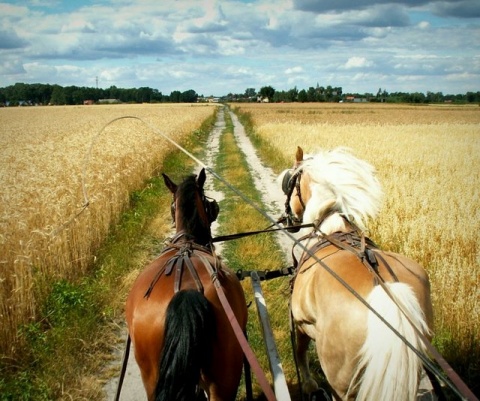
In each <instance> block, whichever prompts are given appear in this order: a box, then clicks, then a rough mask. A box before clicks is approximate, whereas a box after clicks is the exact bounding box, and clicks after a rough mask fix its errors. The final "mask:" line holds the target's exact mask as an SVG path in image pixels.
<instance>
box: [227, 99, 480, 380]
mask: <svg viewBox="0 0 480 401" xmlns="http://www.w3.org/2000/svg"><path fill="white" fill-rule="evenodd" d="M232 107H233V108H235V109H236V110H238V111H239V112H240V113H248V114H249V115H250V117H251V119H252V121H253V125H254V130H255V133H256V134H257V135H258V136H260V137H261V138H262V139H264V140H266V141H267V142H268V143H269V144H270V145H271V146H272V147H273V148H274V150H273V153H276V152H277V153H279V154H281V155H282V156H285V157H287V158H288V160H291V162H292V163H293V161H294V155H295V150H296V147H297V145H300V146H302V147H303V148H304V150H305V151H306V152H308V153H315V151H317V150H319V149H331V148H334V147H337V146H345V147H349V148H351V149H352V151H353V152H354V154H355V155H357V156H358V157H360V158H363V159H365V160H367V161H368V162H370V163H371V164H373V165H374V166H375V167H376V169H377V174H378V177H379V179H380V181H381V183H382V185H383V189H384V193H385V195H384V203H383V208H382V210H381V213H380V215H379V216H378V218H377V219H376V220H375V221H372V222H371V223H370V226H369V228H370V232H369V235H370V236H371V237H372V239H374V240H375V241H376V242H377V243H379V244H380V245H381V247H383V248H385V249H388V250H391V251H396V252H399V253H403V254H406V255H407V256H410V257H411V258H413V259H415V260H417V261H418V262H420V263H421V264H422V265H423V266H424V267H425V268H426V270H427V271H428V273H429V276H430V280H431V288H432V297H433V306H434V312H435V336H436V337H435V343H436V344H437V346H438V347H439V348H440V351H441V352H442V353H444V356H445V357H448V358H449V360H457V361H459V360H460V361H461V360H462V357H460V355H463V356H464V357H465V358H466V359H469V358H470V361H473V362H474V364H473V365H472V366H471V369H472V371H471V372H470V373H471V374H472V375H478V368H479V366H478V358H479V357H480V247H479V244H478V233H479V232H480V107H478V105H477V106H446V105H445V106H444V105H439V106H433V105H425V106H423V105H422V106H408V105H382V104H365V105H364V104H304V105H299V104H294V105H291V104H235V105H232ZM288 167H290V165H287V166H284V168H288ZM465 358H464V360H465ZM475 361H476V362H475ZM473 370H477V373H475V372H474V371H473Z"/></svg>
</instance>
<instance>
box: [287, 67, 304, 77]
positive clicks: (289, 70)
mask: <svg viewBox="0 0 480 401" xmlns="http://www.w3.org/2000/svg"><path fill="white" fill-rule="evenodd" d="M301 72H303V67H301V66H296V67H292V68H287V69H286V70H285V74H287V75H289V74H298V73H301Z"/></svg>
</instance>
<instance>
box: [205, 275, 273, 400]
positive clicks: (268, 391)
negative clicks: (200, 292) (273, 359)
mask: <svg viewBox="0 0 480 401" xmlns="http://www.w3.org/2000/svg"><path fill="white" fill-rule="evenodd" d="M212 280H213V284H214V286H215V289H216V290H217V293H218V299H219V300H220V302H221V303H222V306H223V309H225V313H226V314H227V317H228V321H229V322H230V324H231V325H232V329H233V331H234V333H235V336H236V337H237V340H238V342H239V344H240V346H241V347H242V350H243V353H244V355H245V357H246V358H247V360H248V363H249V364H250V367H251V368H252V370H253V372H254V373H255V376H256V377H257V380H258V384H260V387H261V388H262V390H263V393H264V394H265V397H266V398H267V400H268V401H276V400H277V398H276V397H275V393H274V392H273V390H272V387H271V386H270V384H269V383H268V380H267V377H266V376H265V373H264V372H263V370H262V368H261V367H260V364H259V363H258V360H257V357H256V356H255V354H254V353H253V351H252V349H251V348H250V345H249V344H248V341H247V338H246V337H245V334H244V333H243V330H242V328H241V327H240V324H239V323H238V320H237V318H236V317H235V314H234V313H233V310H232V307H231V306H230V304H229V302H228V300H227V297H226V296H225V292H224V291H223V288H222V285H221V284H220V281H219V280H218V279H217V278H216V276H215V277H214V278H212Z"/></svg>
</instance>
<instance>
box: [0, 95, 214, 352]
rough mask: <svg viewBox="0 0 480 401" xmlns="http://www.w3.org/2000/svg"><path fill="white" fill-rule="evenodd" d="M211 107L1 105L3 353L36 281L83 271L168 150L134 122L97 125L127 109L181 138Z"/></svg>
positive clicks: (29, 313)
mask: <svg viewBox="0 0 480 401" xmlns="http://www.w3.org/2000/svg"><path fill="white" fill-rule="evenodd" d="M213 111H214V110H213V107H209V106H200V105H198V106H197V105H189V104H187V105H185V104H184V105H129V106H123V105H122V106H98V107H85V106H83V107H82V106H80V107H78V106H75V107H51V108H50V107H38V108H15V109H13V108H8V109H0V120H1V122H2V124H1V127H0V157H1V160H2V162H1V164H0V183H1V187H2V191H1V195H0V196H1V199H0V200H1V201H0V264H1V271H0V344H1V345H0V351H1V353H2V354H4V355H7V356H10V355H13V354H14V351H15V349H14V347H15V346H16V345H18V342H17V341H16V340H17V338H16V336H17V328H18V327H19V325H21V324H23V323H26V322H28V321H29V319H33V318H34V317H35V315H36V313H37V311H36V307H37V302H36V296H38V291H39V290H40V289H41V288H42V286H40V285H38V284H39V282H40V281H42V280H46V279H49V280H51V279H52V278H63V277H68V278H75V277H79V276H81V275H82V274H83V273H84V272H85V270H86V269H87V267H88V266H89V265H91V262H92V260H93V258H94V255H95V251H96V249H97V248H98V247H99V245H100V243H101V242H102V241H103V240H104V238H105V236H106V234H107V232H108V230H109V228H110V227H111V225H112V224H114V223H115V221H116V220H117V219H118V217H119V215H120V213H121V211H122V210H123V209H124V208H125V207H126V205H127V204H128V202H129V194H130V192H131V191H132V190H134V189H136V188H139V186H140V185H141V184H142V182H144V180H145V179H146V178H148V177H149V176H151V175H152V173H153V171H154V170H155V169H157V168H158V167H159V166H160V165H161V161H162V159H163V157H164V156H165V155H166V153H167V152H168V151H170V150H171V149H172V145H170V144H169V143H168V142H167V141H166V140H165V139H163V138H162V137H161V136H160V135H157V134H156V133H154V132H152V129H150V128H149V127H148V126H147V125H145V124H143V123H142V122H141V121H138V120H134V119H122V120H119V121H115V122H113V123H111V124H109V125H108V126H106V127H105V129H104V130H102V127H104V126H105V125H107V124H108V123H109V122H111V121H112V120H114V119H115V118H119V117H123V116H127V115H131V116H136V117H139V118H141V119H143V120H144V121H145V122H147V123H148V124H150V125H151V126H153V127H155V128H156V129H158V131H159V132H161V133H164V134H166V135H168V136H169V137H171V138H174V139H175V140H177V141H182V140H183V139H184V138H185V137H186V136H187V135H188V134H190V133H191V132H192V131H194V130H195V129H197V128H198V127H199V126H200V124H201V123H202V122H203V121H204V120H205V119H206V118H207V117H208V116H210V115H211V114H212V113H213ZM83 175H84V176H85V188H82V176H83ZM84 190H85V192H86V198H85V195H84ZM87 200H88V201H89V202H90V203H89V206H88V207H87V208H85V210H84V211H82V210H83V208H84V204H85V202H86V201H87ZM75 216H76V217H75Z"/></svg>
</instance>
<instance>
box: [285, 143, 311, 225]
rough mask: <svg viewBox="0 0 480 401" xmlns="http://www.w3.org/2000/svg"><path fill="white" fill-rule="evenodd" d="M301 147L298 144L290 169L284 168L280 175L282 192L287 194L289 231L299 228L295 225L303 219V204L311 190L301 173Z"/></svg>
mask: <svg viewBox="0 0 480 401" xmlns="http://www.w3.org/2000/svg"><path fill="white" fill-rule="evenodd" d="M302 164H303V149H302V148H301V147H300V146H299V147H298V148H297V153H296V154H295V163H294V165H293V167H292V168H291V169H288V170H285V171H284V172H283V173H282V174H281V175H280V180H281V182H282V190H283V193H284V194H285V195H286V196H287V200H286V201H285V217H286V222H287V224H286V225H287V228H288V231H289V232H292V233H295V232H297V231H299V230H300V228H298V227H297V226H298V225H300V224H301V223H302V221H303V213H304V211H305V205H306V203H307V202H308V200H309V199H310V196H311V192H310V188H309V185H307V184H308V182H307V181H308V177H307V180H305V179H302V175H303V169H302Z"/></svg>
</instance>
